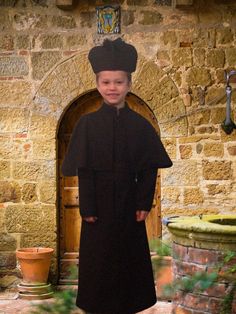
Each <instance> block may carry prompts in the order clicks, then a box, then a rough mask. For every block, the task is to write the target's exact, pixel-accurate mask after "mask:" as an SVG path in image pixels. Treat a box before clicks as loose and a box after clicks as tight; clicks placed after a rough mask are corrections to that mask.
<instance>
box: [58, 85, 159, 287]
mask: <svg viewBox="0 0 236 314" xmlns="http://www.w3.org/2000/svg"><path fill="white" fill-rule="evenodd" d="M127 102H128V104H129V106H130V107H131V108H132V109H133V110H135V111H136V112H138V113H140V114H141V115H143V116H144V117H145V118H146V119H148V120H149V121H150V123H151V124H152V125H153V126H154V127H155V129H156V131H157V132H158V133H159V128H158V124H157V122H156V119H155V116H154V114H153V113H152V112H151V110H150V109H149V108H148V107H147V105H146V104H145V103H144V102H143V101H142V100H140V99H139V98H138V97H136V96H135V95H132V94H129V95H128V96H127ZM100 105H101V97H100V95H99V93H98V92H97V91H92V92H90V93H87V94H86V95H84V96H82V97H80V98H79V99H78V100H77V101H75V102H74V103H73V104H72V105H71V106H70V107H69V109H68V110H67V112H66V113H65V115H64V117H63V119H62V121H61V124H60V128H59V131H58V167H59V168H58V173H59V174H60V176H59V210H60V221H59V233H60V243H59V252H60V256H59V273H60V274H59V283H60V284H73V283H75V280H72V279H70V278H69V277H70V276H69V271H68V270H69V268H70V267H71V266H76V265H77V264H78V261H79V241H80V228H81V217H80V215H79V206H78V204H79V195H78V184H79V182H78V178H77V177H64V176H62V174H61V171H60V169H61V164H62V161H63V159H64V156H65V153H66V150H67V146H68V143H69V140H70V136H71V134H72V131H73V128H74V126H75V124H76V122H77V121H78V119H79V118H80V117H81V116H82V115H83V114H85V113H89V112H92V111H95V110H97V109H98V108H99V107H100ZM146 225H147V233H148V238H149V239H151V238H153V237H156V236H160V235H161V212H160V175H159V174H158V180H157V185H156V191H155V197H154V202H153V208H152V211H151V213H150V214H149V216H148V218H147V221H146Z"/></svg>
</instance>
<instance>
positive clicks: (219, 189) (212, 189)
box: [206, 184, 226, 195]
mask: <svg viewBox="0 0 236 314" xmlns="http://www.w3.org/2000/svg"><path fill="white" fill-rule="evenodd" d="M206 187H207V190H208V194H209V195H217V194H223V195H224V194H225V193H226V187H225V185H219V184H208V185H207V186H206Z"/></svg>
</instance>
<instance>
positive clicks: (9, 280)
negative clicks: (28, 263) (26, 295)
mask: <svg viewBox="0 0 236 314" xmlns="http://www.w3.org/2000/svg"><path fill="white" fill-rule="evenodd" d="M18 283H20V280H19V278H18V277H17V276H15V275H5V276H2V278H0V287H2V288H3V289H4V288H10V287H11V286H13V287H15V286H16V285H17V284H18Z"/></svg>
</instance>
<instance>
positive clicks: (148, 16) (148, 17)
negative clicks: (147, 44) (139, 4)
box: [139, 11, 163, 25]
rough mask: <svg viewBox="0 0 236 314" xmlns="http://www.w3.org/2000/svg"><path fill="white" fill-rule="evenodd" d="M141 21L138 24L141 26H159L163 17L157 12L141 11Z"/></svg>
mask: <svg viewBox="0 0 236 314" xmlns="http://www.w3.org/2000/svg"><path fill="white" fill-rule="evenodd" d="M141 14H142V17H143V18H142V20H141V21H139V24H142V25H155V24H160V23H161V22H162V21H163V16H162V15H161V13H159V12H155V11H141Z"/></svg>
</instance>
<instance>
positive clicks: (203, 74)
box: [186, 67, 211, 86]
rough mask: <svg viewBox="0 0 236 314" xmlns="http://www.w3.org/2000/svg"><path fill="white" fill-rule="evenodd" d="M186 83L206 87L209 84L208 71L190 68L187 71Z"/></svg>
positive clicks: (209, 75) (200, 68)
mask: <svg viewBox="0 0 236 314" xmlns="http://www.w3.org/2000/svg"><path fill="white" fill-rule="evenodd" d="M186 82H187V83H188V84H189V85H201V86H208V85H210V84H211V74H210V71H209V70H208V69H206V68H202V67H192V68H189V69H188V70H187V73H186Z"/></svg>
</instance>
